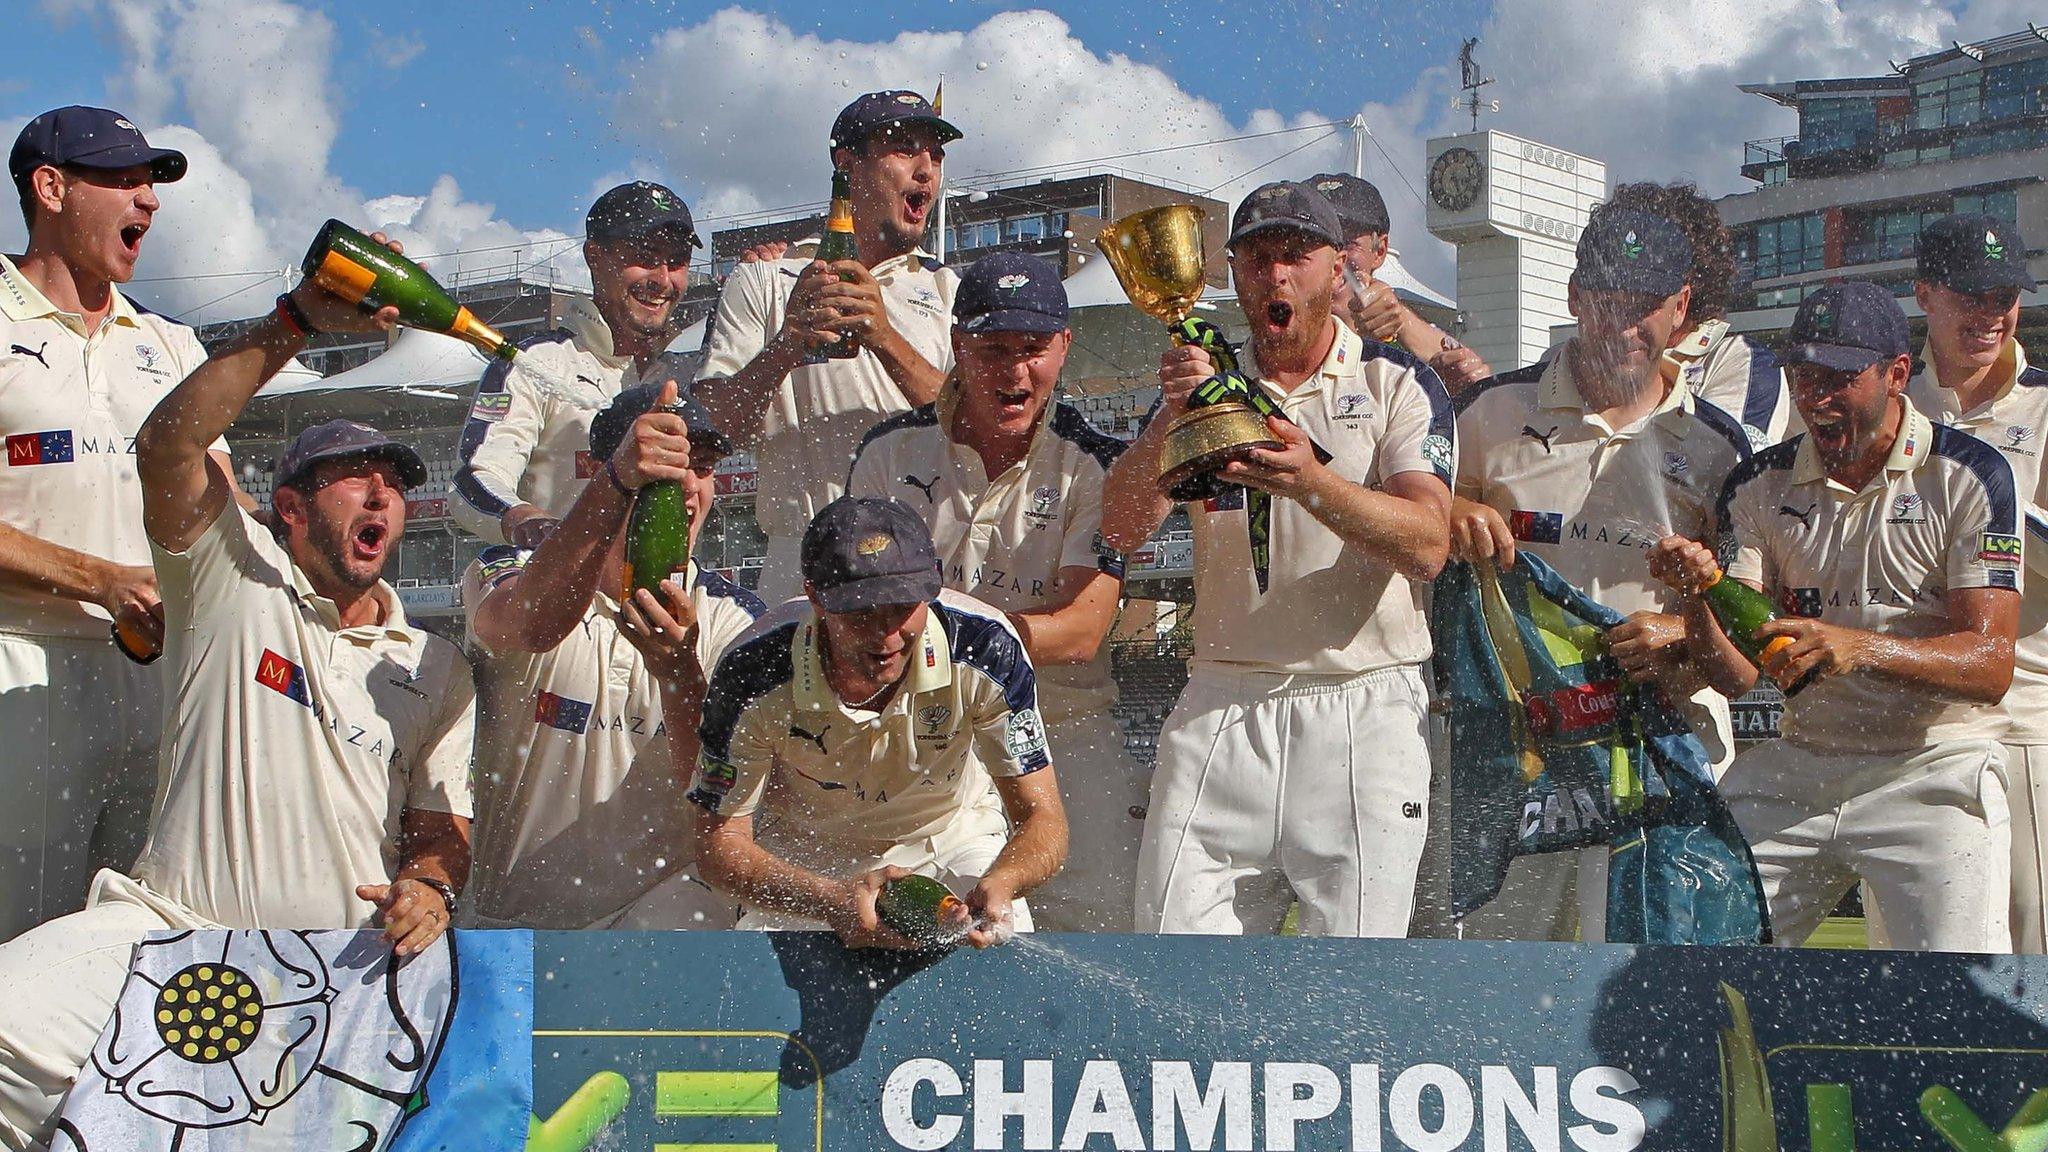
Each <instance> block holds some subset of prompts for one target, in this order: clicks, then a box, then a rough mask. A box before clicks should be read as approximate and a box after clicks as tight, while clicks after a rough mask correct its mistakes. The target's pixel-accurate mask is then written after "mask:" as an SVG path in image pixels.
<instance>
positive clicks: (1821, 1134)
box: [1720, 983, 2048, 1152]
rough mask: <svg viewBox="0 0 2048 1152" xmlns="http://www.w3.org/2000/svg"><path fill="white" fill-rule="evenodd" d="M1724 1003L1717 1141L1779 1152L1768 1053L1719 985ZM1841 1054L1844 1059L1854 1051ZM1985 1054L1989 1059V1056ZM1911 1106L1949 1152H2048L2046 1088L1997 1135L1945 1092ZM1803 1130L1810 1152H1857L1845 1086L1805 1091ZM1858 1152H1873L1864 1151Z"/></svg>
mask: <svg viewBox="0 0 2048 1152" xmlns="http://www.w3.org/2000/svg"><path fill="white" fill-rule="evenodd" d="M1721 995H1722V997H1723V998H1724V999H1725V1000H1726V1001H1727V1002H1728V1014H1729V1018H1730V1023H1731V1027H1728V1028H1724V1029H1722V1030H1721V1035H1720V1051H1721V1098H1722V1109H1721V1111H1722V1115H1723V1116H1724V1117H1725V1118H1726V1124H1727V1128H1726V1130H1725V1131H1724V1132H1722V1134H1721V1141H1722V1144H1721V1146H1722V1148H1723V1149H1724V1152H1780V1148H1781V1145H1780V1143H1779V1139H1778V1137H1779V1133H1778V1125H1777V1119H1776V1116H1775V1115H1774V1113H1773V1111H1772V1104H1771V1080H1770V1073H1769V1071H1768V1070H1767V1069H1766V1067H1765V1053H1764V1051H1763V1049H1762V1048H1761V1047H1760V1046H1759V1045H1758V1044H1757V1040H1756V1029H1755V1028H1754V1026H1752V1024H1751V1022H1750V1016H1749V1003H1748V1001H1747V1000H1745V999H1744V998H1743V995H1742V993H1740V992H1738V991H1736V990H1735V989H1734V988H1733V987H1730V986H1729V985H1728V984H1726V983H1723V984H1722V985H1721ZM1806 1047H1815V1048H1820V1047H1827V1046H1822V1045H1809V1046H1806ZM1842 1047H1843V1050H1844V1051H1848V1050H1851V1048H1852V1047H1853V1046H1842ZM1864 1050H1867V1051H1870V1052H1873V1053H1879V1054H1885V1055H1900V1054H1911V1053H1913V1052H1914V1051H1915V1049H1913V1048H1910V1047H1898V1048H1891V1047H1884V1046H1870V1047H1868V1048H1867V1049H1864ZM1925 1051H1937V1050H1933V1049H1928V1050H1925ZM1938 1051H1940V1052H1942V1053H1943V1054H1946V1055H1955V1054H1958V1052H1959V1050H1956V1049H1940V1050H1938ZM1990 1054H1991V1053H1989V1052H1986V1055H1990ZM2039 1055H2048V1053H2040V1054H2039ZM1916 1103H1917V1105H1918V1109H1919V1114H1920V1119H1921V1120H1922V1121H1923V1122H1925V1124H1926V1125H1927V1127H1928V1128H1930V1129H1932V1130H1933V1131H1934V1132H1935V1133H1937V1134H1939V1135H1940V1137H1941V1139H1942V1141H1943V1142H1944V1145H1945V1146H1946V1147H1947V1148H1951V1149H1954V1150H1955V1152H2044V1150H2048V1088H2036V1089H2035V1090H2034V1091H2033V1093H2032V1094H2030V1095H2029V1096H2028V1097H2027V1099H2026V1101H2025V1102H2024V1103H2023V1104H2021V1105H2020V1109H2019V1111H2018V1112H2017V1113H2015V1114H2014V1115H2013V1117H2012V1119H2010V1120H2008V1121H2007V1122H2006V1123H2005V1125H2004V1126H2003V1127H2002V1128H2001V1129H2000V1130H1998V1131H1996V1132H1994V1131H1992V1129H1991V1126H1990V1124H1988V1123H1987V1122H1986V1121H1985V1119H1984V1118H1983V1117H1981V1116H1979V1115H1978V1114H1977V1112H1976V1110H1975V1109H1973V1108H1972V1107H1971V1106H1970V1104H1969V1102H1967V1101H1965V1100H1964V1099H1963V1098H1962V1097H1961V1096H1960V1095H1958V1094H1957V1093H1956V1091H1955V1089H1954V1088H1951V1087H1949V1086H1947V1085H1945V1084H1935V1085H1931V1086H1929V1087H1927V1088H1926V1089H1924V1090H1923V1091H1922V1092H1921V1093H1920V1095H1919V1098H1918V1100H1917V1101H1916ZM1806 1124H1807V1143H1806V1147H1807V1149H1808V1150H1809V1152H1859V1148H1858V1145H1857V1143H1856V1113H1855V1097H1854V1093H1853V1092H1852V1090H1851V1086H1850V1085H1848V1084H1837V1083H1808V1084H1807V1085H1806ZM1860 1152H1876V1150H1875V1149H1872V1148H1863V1149H1861V1150H1860Z"/></svg>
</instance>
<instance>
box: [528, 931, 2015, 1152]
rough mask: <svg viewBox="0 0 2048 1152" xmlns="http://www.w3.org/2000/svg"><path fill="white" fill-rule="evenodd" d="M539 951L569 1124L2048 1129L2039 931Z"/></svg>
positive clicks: (665, 1137) (547, 1048)
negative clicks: (1833, 948) (1585, 941)
mask: <svg viewBox="0 0 2048 1152" xmlns="http://www.w3.org/2000/svg"><path fill="white" fill-rule="evenodd" d="M534 965H535V973H536V1001H535V1028H534V1049H533V1063H534V1085H533V1087H534V1098H535V1103H536V1107H537V1109H538V1111H539V1113H540V1115H541V1116H543V1117H549V1118H551V1119H555V1118H559V1119H560V1120H562V1121H563V1122H562V1123H561V1124H560V1125H558V1128H557V1131H558V1132H564V1133H566V1132H568V1131H569V1130H570V1129H571V1128H572V1127H573V1126H574V1123H576V1122H581V1123H585V1124H587V1125H595V1124H596V1122H597V1121H598V1120H601V1119H602V1120H607V1121H608V1122H607V1123H606V1124H605V1125H604V1126H603V1127H602V1128H601V1131H600V1133H599V1134H593V1135H592V1136H591V1137H590V1138H589V1140H588V1141H587V1142H585V1143H581V1144H577V1143H567V1142H560V1143H554V1144H549V1145H547V1146H546V1149H545V1152H581V1149H582V1148H584V1147H591V1148H602V1149H620V1150H625V1149H631V1150H634V1152H648V1150H656V1152H674V1150H679V1149H701V1148H707V1147H716V1148H722V1149H727V1150H737V1149H747V1150H748V1152H767V1150H768V1149H777V1150H779V1152H814V1150H815V1152H826V1150H830V1152H884V1150H892V1149H907V1150H919V1149H925V1150H929V1149H942V1148H944V1149H997V1148H1005V1149H1053V1148H1060V1149H1098V1148H1101V1149H1110V1148H1117V1149H1155V1150H1166V1149H1190V1150H1192V1149H1221V1150H1242V1152H1251V1150H1253V1149H1260V1150H1264V1149H1276V1150H1288V1149H1304V1150H1308V1149H1347V1150H1351V1152H1368V1150H1369V1152H1394V1150H1414V1152H1451V1150H1454V1149H1473V1150H1486V1152H1495V1150H1499V1152H1507V1150H1517V1149H1531V1150H1545V1152H1559V1150H1564V1149H1578V1150H1580V1152H1628V1150H1632V1149H1638V1148H1642V1149H1657V1150H1660V1152H1664V1150H1674V1152H1695V1150H1696V1152H1766V1150H1785V1152H1792V1150H1798V1149H1805V1150H1810V1152H1857V1150H1859V1149H1860V1150H1862V1152H1878V1150H1882V1152H1908V1150H1920V1149H1925V1150H1928V1152H1935V1150H1941V1152H1958V1150H1959V1152H2019V1150H2020V1149H2040V1148H2042V1147H2044V1146H2048V1092H2043V1091H2041V1090H2043V1089H2048V1003H2044V1000H2043V997H2042V994H2041V992H2040V989H2041V987H2042V984H2043V980H2042V977H2043V976H2044V975H2048V967H2044V966H2043V964H2042V963H2041V962H2040V960H2039V959H2038V958H2013V957H1996V958H1965V957H1956V956H1944V955H1932V954H1897V953H1822V952H1809V951H1786V950H1776V949H1749V948H1714V949H1709V948H1654V947H1645V948H1624V947H1612V946H1608V947H1577V946H1566V945H1547V944H1478V943H1465V942H1450V941H1334V940H1303V939H1273V938H1266V939H1216V938H1199V937H1136V936H1119V937H1104V936H1096V937H1079V936H1050V935H1048V936H1040V937H1038V938H1036V939H1031V938H1027V937H1020V938H1019V939H1018V941H1017V942H1015V943H1013V944H1012V945H1011V946H1009V947H1005V948H1001V949H996V950H993V951H990V952H985V953H968V952H958V953H954V954H952V955H949V956H946V957H944V958H925V959H922V960H918V959H909V960H906V959H903V958H895V957H887V956H878V955H872V954H849V953H847V952H846V951H845V950H843V949H841V948H840V947H839V946H838V945H837V944H836V943H835V942H834V941H832V940H831V939H830V938H829V937H825V936H819V935H811V934H800V933H788V934H776V935H765V936H763V935H750V934H742V933H717V934H714V933H704V934H694V933H681V934H673V935H665V936H663V935H654V936H632V935H622V934H594V933H593V934H554V933H548V934H541V935H540V936H539V937H538V939H537V942H536V952H535V960H534ZM579 1094H580V1095H579ZM565 1104H566V1105H568V1106H569V1107H568V1112H569V1113H570V1114H569V1115H564V1116H559V1117H558V1116H557V1114H556V1110H557V1109H559V1108H561V1107H562V1106H563V1105H565ZM594 1106H595V1109H594V1110H593V1107H594Z"/></svg>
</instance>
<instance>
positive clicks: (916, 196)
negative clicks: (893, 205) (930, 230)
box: [903, 188, 932, 225]
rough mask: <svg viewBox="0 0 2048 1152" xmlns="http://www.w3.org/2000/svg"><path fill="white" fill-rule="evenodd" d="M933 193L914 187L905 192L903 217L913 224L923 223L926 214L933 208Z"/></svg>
mask: <svg viewBox="0 0 2048 1152" xmlns="http://www.w3.org/2000/svg"><path fill="white" fill-rule="evenodd" d="M931 204H932V194H931V193H930V192H929V191H927V190H926V189H923V188H914V189H912V190H910V191H908V192H905V193H904V194H903V218H904V219H905V220H906V221H908V222H909V223H911V224H916V225H922V224H923V223H924V216H925V213H926V212H927V211H929V210H930V209H931Z"/></svg>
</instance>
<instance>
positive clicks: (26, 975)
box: [0, 871, 220, 1152]
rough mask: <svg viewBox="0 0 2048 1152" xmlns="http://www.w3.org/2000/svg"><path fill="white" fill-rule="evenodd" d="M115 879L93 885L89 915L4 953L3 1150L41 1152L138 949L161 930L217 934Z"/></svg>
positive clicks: (52, 925)
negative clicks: (200, 929) (144, 940)
mask: <svg viewBox="0 0 2048 1152" xmlns="http://www.w3.org/2000/svg"><path fill="white" fill-rule="evenodd" d="M218 927H220V925H218V924H214V923H211V922H209V921H206V920H202V919H200V918H199V917H198V916H197V915H196V914H194V913H193V912H192V911H191V910H190V909H188V908H185V907H183V906H182V905H180V904H178V903H176V902H175V901H171V900H166V899H164V898H163V897H161V896H159V895H157V894H156V893H154V892H152V891H150V890H149V889H147V888H145V887H143V886H142V885H141V884H139V883H137V882H136V881H134V880H132V879H130V878H129V877H127V876H123V875H121V874H120V873H118V872H112V871H107V872H101V873H100V874H99V875H97V876H95V877H93V882H92V892H91V895H90V896H88V897H87V899H86V901H85V910H84V911H82V912H74V913H72V914H71V915H69V916H60V917H58V918H57V919H55V920H52V921H50V922H49V923H47V924H44V925H42V926H41V927H39V928H35V929H32V930H30V931H29V932H27V933H25V934H23V935H21V936H19V937H17V938H16V939H14V940H12V941H9V942H8V943H6V944H0V1148H6V1149H10V1150H11V1152H21V1150H23V1149H33V1150H34V1152H43V1149H44V1148H46V1147H47V1146H48V1144H49V1142H50V1137H51V1135H52V1134H53V1133H54V1132H55V1131H56V1127H57V1110H58V1107H59V1106H60V1105H62V1104H63V1102H64V1094H65V1093H66V1092H69V1091H70V1090H71V1084H72V1081H74V1080H76V1079H77V1078H78V1072H79V1070H80V1069H81V1068H84V1067H85V1062H86V1061H87V1060H89V1059H91V1058H92V1046H93V1045H94V1044H96V1043H98V1042H99V1038H100V1031H101V1030H102V1029H104V1028H105V1027H106V1026H107V1021H108V1020H110V1019H112V1018H113V1015H114V1003H115V1002H116V1001H117V1000H119V999H120V998H121V986H122V984H124V983H125V982H126V981H127V979H128V961H129V958H130V957H131V956H132V955H133V953H134V951H135V945H137V944H138V943H141V941H142V938H143V937H145V936H147V935H148V934H149V933H151V932H155V931H159V930H162V929H167V928H169V929H180V930H187V929H196V928H218Z"/></svg>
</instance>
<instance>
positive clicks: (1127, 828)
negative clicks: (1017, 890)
mask: <svg viewBox="0 0 2048 1152" xmlns="http://www.w3.org/2000/svg"><path fill="white" fill-rule="evenodd" d="M1045 739H1046V744H1047V745H1048V747H1049V750H1050V752H1051V755H1052V768H1053V772H1054V773H1055V774H1056V775H1057V776H1058V778H1059V783H1060V805H1061V807H1063V808H1064V809H1066V813H1067V862H1066V865H1065V866H1064V867H1062V868H1061V869H1060V872H1059V875H1057V876H1055V877H1053V878H1052V879H1051V880H1049V881H1047V882H1046V883H1045V885H1044V886H1042V887H1040V888H1039V889H1038V890H1037V891H1035V892H1033V893H1032V894H1031V916H1032V919H1033V920H1034V921H1036V922H1037V924H1038V928H1039V931H1041V932H1128V931H1130V930H1131V893H1132V889H1133V887H1134V886H1135V885H1136V883H1137V879H1138V842H1139V841H1140V840H1141V839H1142V838H1143V836H1144V834H1145V808H1146V803H1147V793H1148V792H1149V791H1150V788H1151V775H1150V773H1148V772H1146V771H1145V769H1144V767H1143V766H1142V765H1140V764H1139V763H1138V762H1137V761H1136V760H1133V759H1132V758H1131V754H1130V753H1129V752H1128V751H1127V750H1126V749H1125V748H1124V738H1123V734H1122V733H1120V732H1118V731H1117V726H1116V720H1115V718H1114V717H1112V716H1111V715H1110V714H1109V710H1108V709H1107V708H1104V709H1102V710H1100V711H1093V712H1082V713H1076V714H1071V715H1067V716H1062V717H1060V718H1058V719H1054V718H1052V717H1047V718H1046V721H1045Z"/></svg>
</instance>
